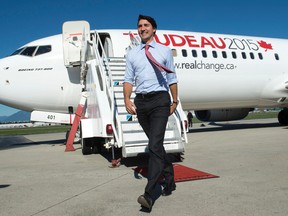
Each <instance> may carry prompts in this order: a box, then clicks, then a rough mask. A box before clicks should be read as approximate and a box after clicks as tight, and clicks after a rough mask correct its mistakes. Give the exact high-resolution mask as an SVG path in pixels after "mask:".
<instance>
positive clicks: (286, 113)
mask: <svg viewBox="0 0 288 216" xmlns="http://www.w3.org/2000/svg"><path fill="white" fill-rule="evenodd" d="M278 122H279V123H280V124H281V125H288V109H284V110H281V111H280V112H279V113H278Z"/></svg>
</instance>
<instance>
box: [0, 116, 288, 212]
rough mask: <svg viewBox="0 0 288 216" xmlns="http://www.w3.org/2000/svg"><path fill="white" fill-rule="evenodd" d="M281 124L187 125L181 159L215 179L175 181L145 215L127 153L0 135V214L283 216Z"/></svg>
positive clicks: (286, 161) (287, 159) (285, 153)
mask: <svg viewBox="0 0 288 216" xmlns="http://www.w3.org/2000/svg"><path fill="white" fill-rule="evenodd" d="M287 129H288V127H287V126H280V125H279V124H278V123H277V119H262V120H241V121H231V122H224V123H221V124H217V123H210V124H206V123H205V125H201V124H194V125H193V127H192V128H191V129H190V132H189V133H188V139H189V143H188V144H186V150H185V153H184V154H183V155H182V157H183V159H182V161H181V162H179V161H178V162H177V163H179V164H182V165H184V166H188V167H191V168H194V169H197V170H201V171H204V172H208V173H211V174H214V175H217V176H219V178H212V179H203V180H195V181H187V182H181V183H177V189H176V191H174V192H173V194H172V195H171V196H168V197H163V196H158V197H157V199H156V201H155V204H154V206H153V209H152V211H151V212H150V213H148V212H146V211H145V210H144V209H142V208H141V207H140V205H139V204H138V203H137V198H138V196H139V195H140V194H143V192H144V187H145V185H146V181H147V179H146V178H144V177H142V178H141V176H137V175H135V173H134V171H133V168H135V167H136V166H137V164H138V163H141V162H143V160H145V158H142V157H138V158H129V159H125V160H123V161H122V164H121V166H119V167H118V168H110V167H109V166H110V165H111V163H110V162H109V160H110V158H109V157H110V156H109V155H110V153H109V154H105V153H103V154H93V155H87V156H83V155H82V152H81V146H80V144H75V145H74V147H75V149H76V150H75V151H73V152H65V151H64V150H65V146H64V145H63V143H64V142H65V140H64V138H65V133H53V134H40V135H25V136H1V137H0V215H1V216H14V215H15V216H22V215H23V216H32V215H33V216H34V215H35V216H50V215H51V216H52V215H53V216H66V215H67V216H94V215H96V216H97V215H99V216H100V215H101V216H106V215H107V216H112V215H123V216H126V215H129V216H130V215H132V216H134V215H153V216H154V215H155V216H164V215H165V216H174V215H177V216H185V215H187V216H188V215H189V216H191V215H195V216H244V215H247V216H274V215H275V216H287V215H288V205H287V204H288V143H287V138H288V130H287Z"/></svg>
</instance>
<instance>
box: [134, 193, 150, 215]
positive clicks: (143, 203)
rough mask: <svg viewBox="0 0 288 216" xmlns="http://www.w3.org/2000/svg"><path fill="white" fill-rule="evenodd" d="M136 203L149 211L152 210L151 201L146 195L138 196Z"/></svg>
mask: <svg viewBox="0 0 288 216" xmlns="http://www.w3.org/2000/svg"><path fill="white" fill-rule="evenodd" d="M137 202H138V203H139V204H140V205H141V206H142V207H145V208H147V209H148V210H149V211H151V209H152V205H153V200H152V199H151V197H149V196H148V195H146V194H143V195H140V196H139V197H138V199H137Z"/></svg>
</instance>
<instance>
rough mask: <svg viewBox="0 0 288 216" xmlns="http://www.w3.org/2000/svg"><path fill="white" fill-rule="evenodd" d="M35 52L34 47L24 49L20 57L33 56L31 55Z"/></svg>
mask: <svg viewBox="0 0 288 216" xmlns="http://www.w3.org/2000/svg"><path fill="white" fill-rule="evenodd" d="M35 50H36V46H33V47H26V48H25V49H24V50H23V51H22V52H21V53H20V55H24V56H33V53H34V52H35Z"/></svg>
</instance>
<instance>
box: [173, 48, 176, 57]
mask: <svg viewBox="0 0 288 216" xmlns="http://www.w3.org/2000/svg"><path fill="white" fill-rule="evenodd" d="M172 55H173V56H174V57H176V56H177V50H176V49H172Z"/></svg>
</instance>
